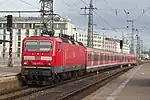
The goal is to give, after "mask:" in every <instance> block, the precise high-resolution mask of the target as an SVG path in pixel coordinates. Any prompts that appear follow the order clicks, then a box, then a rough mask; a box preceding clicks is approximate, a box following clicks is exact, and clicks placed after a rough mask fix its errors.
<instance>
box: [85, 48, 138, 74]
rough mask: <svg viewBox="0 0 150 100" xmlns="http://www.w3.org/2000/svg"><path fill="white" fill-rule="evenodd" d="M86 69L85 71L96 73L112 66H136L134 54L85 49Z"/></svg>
mask: <svg viewBox="0 0 150 100" xmlns="http://www.w3.org/2000/svg"><path fill="white" fill-rule="evenodd" d="M86 60H87V67H86V70H87V71H88V72H89V71H97V70H101V69H106V68H109V67H113V66H123V65H128V66H130V65H131V64H136V56H135V55H134V54H123V53H116V52H110V51H104V50H100V49H95V48H87V59H86Z"/></svg>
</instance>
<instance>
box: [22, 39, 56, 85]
mask: <svg viewBox="0 0 150 100" xmlns="http://www.w3.org/2000/svg"><path fill="white" fill-rule="evenodd" d="M53 47H54V41H53V40H50V39H47V40H46V39H44V40H43V39H37V38H32V39H30V38H29V39H25V40H24V41H23V48H22V68H21V74H22V77H23V79H24V80H25V81H26V82H27V84H47V83H43V82H44V80H51V79H50V78H49V77H51V76H52V71H51V67H52V66H53V57H54V56H55V52H54V51H55V50H54V48H53Z"/></svg>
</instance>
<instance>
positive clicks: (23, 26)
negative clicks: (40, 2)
mask: <svg viewBox="0 0 150 100" xmlns="http://www.w3.org/2000/svg"><path fill="white" fill-rule="evenodd" d="M54 20H55V21H54V30H55V36H58V35H59V34H68V35H73V34H75V33H76V32H75V31H76V30H75V25H74V24H73V23H71V21H69V20H68V19H64V18H63V19H62V18H59V17H56V18H54ZM6 25H7V24H6V18H5V17H1V18H0V39H2V40H9V32H7V28H6ZM41 25H42V24H41V18H40V17H14V18H13V27H12V29H13V47H12V48H13V50H12V52H13V57H16V58H18V59H20V56H21V55H20V54H21V46H22V40H23V39H24V38H25V37H28V36H39V35H40V34H41ZM8 50H9V43H3V44H0V52H1V56H0V57H1V58H3V59H4V58H6V59H7V57H8ZM4 60H5V59H4Z"/></svg>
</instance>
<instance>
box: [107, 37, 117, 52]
mask: <svg viewBox="0 0 150 100" xmlns="http://www.w3.org/2000/svg"><path fill="white" fill-rule="evenodd" d="M104 50H106V51H112V52H117V41H116V40H115V39H113V38H105V42H104Z"/></svg>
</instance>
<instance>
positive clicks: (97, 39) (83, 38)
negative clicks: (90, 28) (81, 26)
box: [77, 33, 105, 49]
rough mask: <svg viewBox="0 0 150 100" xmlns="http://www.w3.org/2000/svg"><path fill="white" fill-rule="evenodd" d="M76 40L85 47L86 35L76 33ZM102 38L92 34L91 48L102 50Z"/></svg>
mask: <svg viewBox="0 0 150 100" xmlns="http://www.w3.org/2000/svg"><path fill="white" fill-rule="evenodd" d="M77 40H78V41H79V42H82V43H83V45H84V46H87V34H84V33H78V34H77ZM104 40H105V39H104V37H103V36H102V35H100V34H93V48H98V49H103V46H104Z"/></svg>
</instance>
